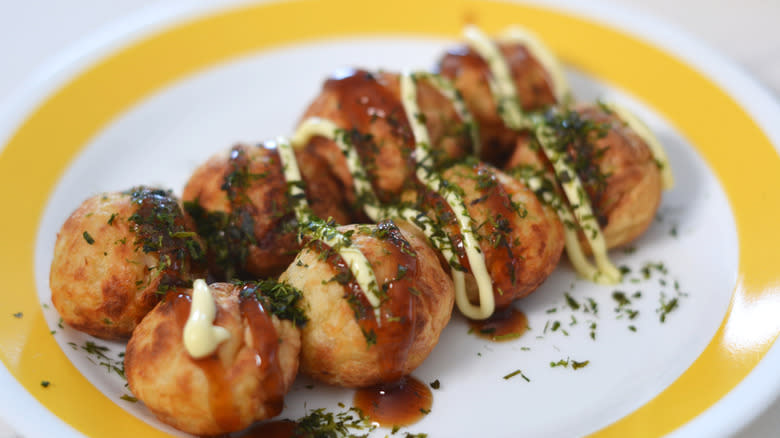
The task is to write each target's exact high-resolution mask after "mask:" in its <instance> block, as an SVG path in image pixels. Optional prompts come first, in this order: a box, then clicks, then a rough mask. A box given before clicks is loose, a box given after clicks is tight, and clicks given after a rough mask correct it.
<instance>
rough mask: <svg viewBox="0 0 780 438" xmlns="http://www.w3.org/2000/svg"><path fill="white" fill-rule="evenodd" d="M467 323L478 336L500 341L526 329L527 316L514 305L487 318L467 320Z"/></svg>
mask: <svg viewBox="0 0 780 438" xmlns="http://www.w3.org/2000/svg"><path fill="white" fill-rule="evenodd" d="M469 325H470V326H471V329H472V331H473V332H474V333H475V334H476V335H477V336H479V337H480V338H485V339H489V340H491V341H498V342H501V341H508V340H511V339H517V338H519V337H520V336H522V335H523V333H525V332H526V330H528V318H527V317H526V316H525V314H524V313H523V312H521V311H519V310H517V309H515V308H514V307H508V308H506V309H504V310H499V311H497V312H496V313H494V314H493V316H491V317H490V318H488V319H485V320H481V321H473V320H472V321H469Z"/></svg>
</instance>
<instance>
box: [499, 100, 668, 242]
mask: <svg viewBox="0 0 780 438" xmlns="http://www.w3.org/2000/svg"><path fill="white" fill-rule="evenodd" d="M564 125H566V126H567V127H568V128H563V126H564ZM552 126H553V127H555V129H556V130H557V131H558V132H560V133H561V134H562V135H564V136H565V137H566V138H569V139H574V141H572V142H571V143H569V145H568V149H567V150H568V152H569V154H570V156H571V157H572V158H573V163H574V166H575V170H577V174H578V175H579V178H580V180H581V181H582V183H583V185H584V188H585V191H586V192H587V194H588V197H589V199H590V201H591V206H592V207H593V210H594V214H595V216H596V218H597V219H598V221H599V224H600V226H601V229H602V232H603V233H604V238H605V240H606V243H607V247H608V248H614V247H616V246H620V245H624V244H626V243H628V242H631V241H632V240H634V239H636V238H637V237H638V236H639V235H641V234H642V233H643V232H644V231H645V230H646V229H647V227H649V226H650V224H651V223H652V222H653V218H654V217H655V214H656V211H657V210H658V206H659V204H660V202H661V192H662V184H661V174H660V170H659V167H658V164H657V163H656V160H655V158H654V156H653V153H652V151H651V150H650V147H649V146H648V145H647V143H646V142H645V141H644V140H643V139H642V138H641V137H640V136H639V135H638V134H637V133H636V132H634V130H632V129H631V128H630V127H629V125H628V124H627V123H626V122H624V121H623V120H621V119H620V117H619V116H618V115H617V114H616V113H614V112H613V111H611V110H610V109H609V108H608V107H606V106H604V105H591V104H579V105H576V106H575V107H574V108H573V109H572V110H571V111H564V112H563V113H562V115H559V116H557V117H555V118H553V119H552ZM528 138H529V137H524V138H521V139H520V140H519V141H518V144H517V149H515V152H514V154H513V156H512V157H511V159H510V160H508V162H507V164H506V168H507V169H512V168H515V167H517V166H522V165H532V166H544V167H542V168H547V169H548V175H552V171H551V170H549V166H548V165H547V164H546V163H547V160H546V158H545V157H544V154H543V152H541V150H540V149H539V148H538V147H537V146H535V145H534V144H533V143H531V142H530V141H528ZM584 247H585V248H586V249H587V248H589V247H588V246H587V245H585V246H584Z"/></svg>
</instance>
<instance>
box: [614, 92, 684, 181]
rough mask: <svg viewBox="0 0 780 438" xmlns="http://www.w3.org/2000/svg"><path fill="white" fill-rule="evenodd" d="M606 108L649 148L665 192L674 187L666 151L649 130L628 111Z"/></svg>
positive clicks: (618, 107) (619, 107) (617, 107)
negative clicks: (656, 164) (658, 169)
mask: <svg viewBox="0 0 780 438" xmlns="http://www.w3.org/2000/svg"><path fill="white" fill-rule="evenodd" d="M606 105H607V108H609V109H611V110H612V111H614V112H615V113H616V114H617V115H618V117H620V119H621V120H623V121H624V122H625V123H626V124H627V125H628V127H629V128H631V129H632V130H633V131H634V132H635V133H636V134H637V135H638V136H639V138H641V139H642V140H644V141H645V144H647V146H648V147H649V148H650V152H652V154H653V158H655V161H656V163H658V165H659V166H660V168H661V169H660V170H661V184H662V185H663V188H664V189H665V190H670V189H671V188H672V187H674V175H673V174H672V167H671V166H670V165H669V158H668V157H667V155H666V150H665V149H664V147H663V146H662V145H661V142H660V141H658V137H656V136H655V135H654V134H653V132H652V131H650V128H648V127H647V125H645V124H644V122H642V121H641V120H639V118H638V117H637V116H636V115H634V113H632V112H631V111H629V110H628V109H626V108H624V107H622V106H620V105H618V104H616V103H614V102H609V103H607V104H606Z"/></svg>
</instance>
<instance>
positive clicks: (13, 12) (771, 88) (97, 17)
mask: <svg viewBox="0 0 780 438" xmlns="http://www.w3.org/2000/svg"><path fill="white" fill-rule="evenodd" d="M604 1H606V2H607V3H609V4H615V5H616V6H617V7H630V8H633V9H634V10H635V11H639V12H641V13H647V14H652V15H655V16H656V17H658V18H661V19H663V20H665V21H666V22H668V23H670V24H671V25H674V26H676V27H678V28H682V29H684V30H685V31H687V32H688V33H690V34H692V35H693V36H695V37H698V38H699V39H700V40H702V41H704V42H705V43H707V44H709V45H710V46H712V47H713V48H715V49H716V50H718V51H719V52H721V53H722V54H724V55H726V56H727V57H730V58H731V59H732V60H734V61H735V62H736V63H737V64H739V65H741V66H742V67H743V68H744V69H746V70H747V71H748V72H749V73H750V74H752V75H753V76H754V77H755V78H756V79H757V80H759V81H760V82H762V83H763V84H764V85H766V87H767V88H768V92H769V93H774V95H775V96H778V95H780V30H778V29H777V27H776V26H777V19H778V17H780V1H774V0H742V1H741V2H739V3H738V4H735V2H734V1H727V0H715V1H712V0H710V1H706V0H687V1H686V0H653V1H650V0H604ZM163 3H164V2H162V1H160V0H112V1H110V2H107V1H98V0H68V1H63V0H49V1H45V0H26V1H24V2H12V1H11V0H0V59H1V60H2V61H0V66H2V67H1V68H0V106H2V105H3V104H5V103H8V101H9V99H10V98H11V97H12V96H13V93H14V91H15V90H16V89H17V88H18V86H19V84H21V83H24V82H25V80H26V79H27V78H28V77H30V76H31V75H33V74H34V73H35V72H38V71H41V69H44V68H46V65H47V63H50V62H51V61H52V59H54V58H56V57H57V56H60V55H61V54H62V53H63V52H64V51H65V50H67V49H68V48H69V47H72V46H73V45H74V44H77V43H80V42H83V41H85V40H86V39H88V38H89V36H90V35H94V34H95V33H96V32H100V31H105V30H106V29H110V28H111V26H112V23H116V22H117V20H121V19H122V18H123V17H125V16H127V15H129V14H132V13H135V12H137V11H139V10H141V9H143V8H146V7H155V6H159V5H162V4H163ZM737 5H738V6H737ZM0 416H2V413H0ZM778 430H780V403H778V402H776V403H775V404H774V405H773V406H771V407H769V409H768V411H767V412H766V413H764V414H763V415H762V416H761V417H759V418H758V419H757V420H756V421H755V422H753V423H752V424H751V425H750V426H749V427H748V428H747V429H746V430H745V431H743V432H742V433H741V434H740V435H739V437H743V438H756V437H773V436H777V433H778V432H777V431H778ZM16 436H18V435H16V434H15V433H14V432H13V431H11V430H10V429H8V428H7V426H5V424H4V423H3V422H2V420H0V438H8V437H16Z"/></svg>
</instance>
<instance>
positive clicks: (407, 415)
mask: <svg viewBox="0 0 780 438" xmlns="http://www.w3.org/2000/svg"><path fill="white" fill-rule="evenodd" d="M352 403H353V405H354V406H355V407H356V408H358V409H360V410H361V411H363V413H364V414H366V416H368V417H369V418H370V419H371V421H372V422H377V423H379V424H380V425H382V426H387V427H392V426H406V425H409V424H412V423H415V422H417V421H419V420H420V419H421V418H423V417H424V416H425V415H427V414H428V412H430V411H431V405H432V404H433V394H432V393H431V390H430V389H428V385H426V384H424V383H422V382H421V381H419V380H417V379H415V378H414V377H412V376H406V377H404V378H402V379H401V380H399V381H397V382H393V383H388V384H382V385H377V386H371V387H369V388H361V389H358V390H357V391H356V392H355V398H354V399H353V402H352Z"/></svg>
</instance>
